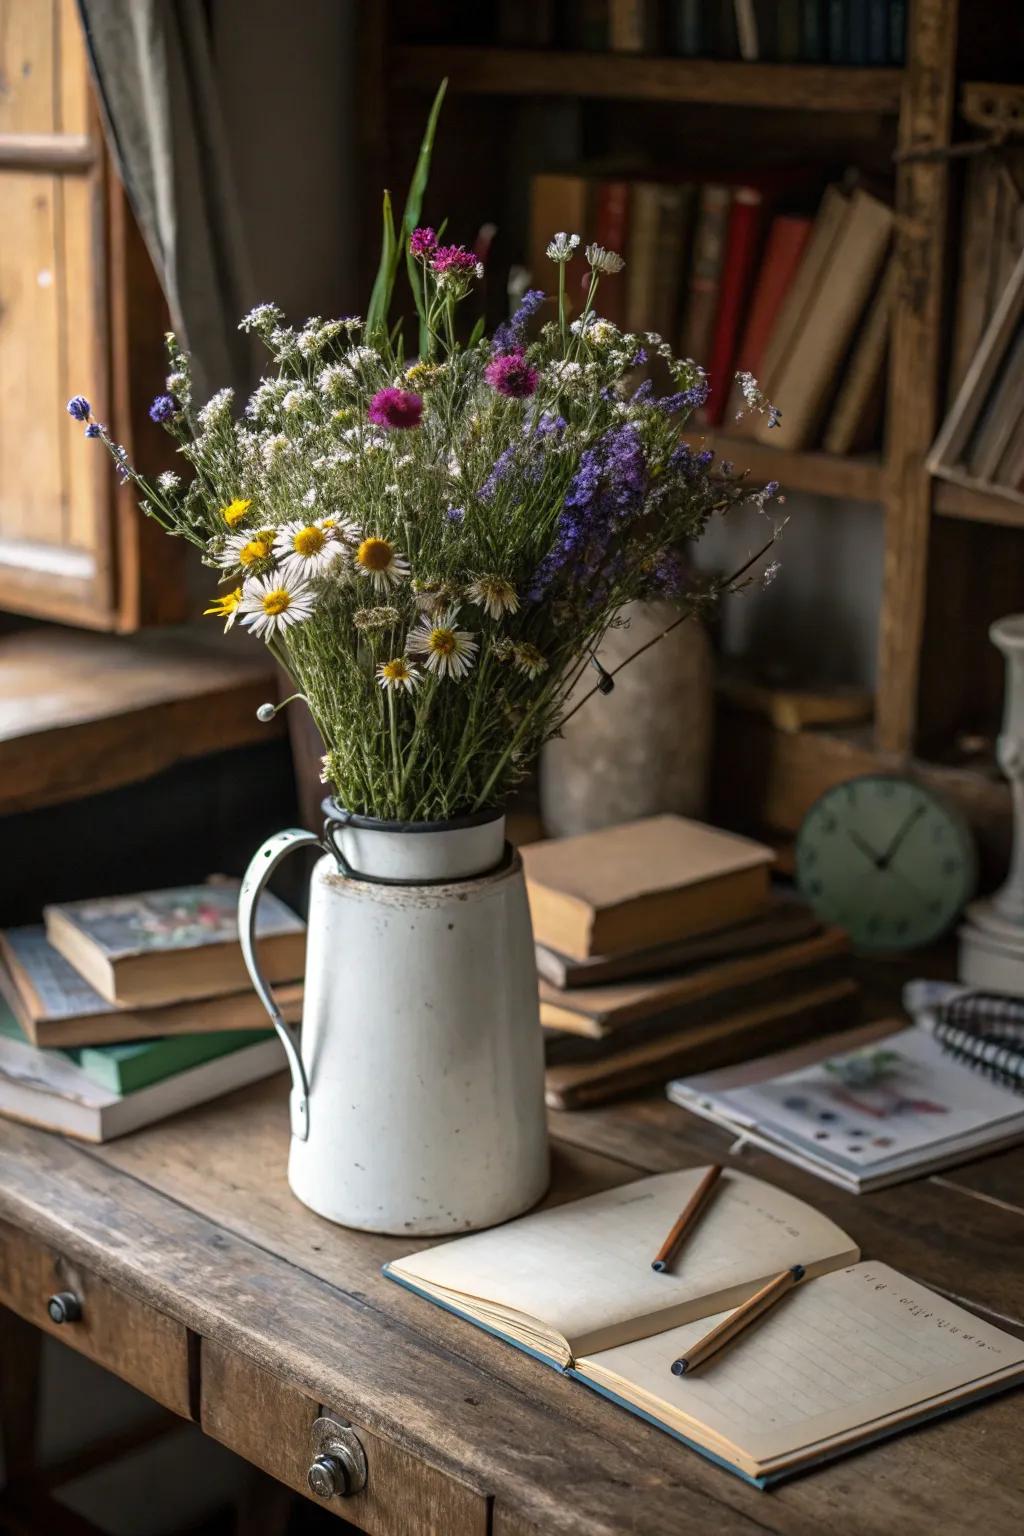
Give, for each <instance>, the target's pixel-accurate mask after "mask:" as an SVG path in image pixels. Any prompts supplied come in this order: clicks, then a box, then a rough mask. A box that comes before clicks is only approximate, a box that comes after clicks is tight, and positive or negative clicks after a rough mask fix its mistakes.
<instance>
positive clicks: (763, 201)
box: [529, 171, 893, 454]
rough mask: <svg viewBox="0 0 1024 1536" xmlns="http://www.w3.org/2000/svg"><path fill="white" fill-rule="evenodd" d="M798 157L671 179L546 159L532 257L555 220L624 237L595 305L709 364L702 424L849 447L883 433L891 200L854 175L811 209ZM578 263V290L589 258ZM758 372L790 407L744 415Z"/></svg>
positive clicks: (540, 262)
mask: <svg viewBox="0 0 1024 1536" xmlns="http://www.w3.org/2000/svg"><path fill="white" fill-rule="evenodd" d="M804 182H805V179H804V177H803V175H802V173H800V172H789V171H781V172H779V171H774V172H766V173H765V174H764V175H762V176H758V177H747V178H732V179H724V178H722V179H713V180H707V181H702V182H666V181H659V180H654V179H645V178H637V177H633V178H627V177H626V176H621V175H610V174H607V173H604V174H602V173H600V172H594V173H593V174H585V175H568V174H557V173H556V174H542V175H537V176H535V177H534V178H533V182H532V188H531V217H530V250H529V264H530V269H531V271H532V272H533V273H534V274H538V273H544V271H545V267H546V265H547V264H546V263H545V259H544V250H545V246H546V243H547V240H548V239H549V238H550V231H551V230H553V229H565V228H568V229H576V230H583V231H586V232H588V234H589V235H590V237H591V238H593V239H594V240H596V242H597V243H598V244H599V245H603V246H606V247H609V248H611V249H612V250H616V251H620V252H622V253H623V254H624V255H625V257H626V269H625V271H624V272H623V273H622V275H621V277H618V278H609V279H606V280H605V282H604V283H603V284H602V286H601V289H600V291H599V294H598V303H597V307H598V310H599V311H600V313H601V314H603V315H604V316H605V317H606V318H607V319H609V320H611V321H613V322H614V323H615V324H617V325H619V326H621V327H623V328H625V329H627V330H631V331H640V332H644V331H656V332H657V333H658V334H659V335H662V336H664V337H665V338H666V339H669V340H671V341H673V342H674V343H675V345H676V350H677V351H678V352H679V353H680V354H681V355H682V356H684V357H690V358H693V359H694V360H695V361H696V362H699V363H701V364H702V365H703V366H704V367H706V368H707V370H708V375H709V380H710V384H711V394H710V398H709V400H708V403H707V405H706V407H705V408H704V409H703V410H702V411H701V412H699V413H698V418H697V419H698V424H699V425H701V426H704V427H711V428H715V427H722V428H725V429H727V430H728V431H730V432H739V433H740V434H743V433H745V432H746V433H750V434H752V435H753V436H754V437H755V438H757V439H760V440H761V441H764V442H767V443H770V444H772V445H773V446H778V447H784V448H792V449H806V448H813V447H819V446H820V447H821V448H823V449H824V450H825V451H826V452H829V453H834V454H848V453H852V452H862V451H866V450H867V449H869V448H871V447H873V446H875V444H876V442H877V439H878V436H879V433H880V431H881V423H882V419H883V414H884V413H883V397H884V384H885V369H886V358H887V349H888V337H889V326H890V316H891V307H892V306H891V288H892V280H893V279H892V271H893V267H892V263H891V261H890V259H889V252H890V244H891V237H892V227H893V215H892V209H891V207H890V206H889V205H888V203H886V202H885V201H883V200H882V199H881V198H879V197H877V196H875V195H874V194H873V193H872V192H870V191H868V190H867V189H866V188H865V187H863V186H861V185H858V184H857V183H856V181H855V180H854V179H853V178H852V177H851V178H847V180H846V181H844V182H843V183H842V184H834V185H830V186H828V187H826V188H825V192H824V195H823V196H822V197H821V200H820V202H819V204H818V206H817V209H816V211H815V212H813V213H806V212H802V211H801V212H789V211H787V206H788V205H792V204H794V203H795V204H797V205H799V204H800V203H801V202H803V201H805V200H806V195H807V194H806V187H805V184H804ZM576 261H577V266H576V267H575V268H574V267H573V266H572V265H571V266H570V270H569V274H568V279H567V282H568V293H569V298H570V302H575V303H576V304H577V305H578V304H579V303H580V302H581V295H582V293H583V282H584V280H585V271H584V267H583V263H582V258H576ZM739 371H745V372H749V373H751V374H753V375H754V377H755V378H756V379H757V380H758V382H759V383H760V385H761V388H762V390H763V391H764V393H765V394H766V395H767V397H768V398H769V399H770V400H771V401H772V402H773V404H775V405H776V406H777V407H778V408H779V410H780V411H781V422H780V423H779V424H778V425H776V426H773V425H772V424H771V423H770V421H769V419H768V418H767V417H765V416H756V417H752V418H751V417H740V419H739V420H737V417H739V413H740V407H741V406H742V398H741V396H740V394H739V390H738V386H737V385H736V384H735V383H734V382H733V380H734V375H735V373H737V372H739Z"/></svg>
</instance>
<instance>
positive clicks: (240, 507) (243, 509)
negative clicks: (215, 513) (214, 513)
mask: <svg viewBox="0 0 1024 1536" xmlns="http://www.w3.org/2000/svg"><path fill="white" fill-rule="evenodd" d="M251 506H252V500H251V498H250V500H248V501H240V500H238V499H237V498H236V499H235V500H234V501H229V502H228V504H227V506H226V507H222V508H221V512H220V515H221V517H222V518H223V519H224V521H225V522H226V523H227V525H228V527H229V528H233V527H234V526H235V524H236V523H240V522H241V521H242V518H243V517H244V516H245V514H246V513H247V512H248V510H249V508H250V507H251Z"/></svg>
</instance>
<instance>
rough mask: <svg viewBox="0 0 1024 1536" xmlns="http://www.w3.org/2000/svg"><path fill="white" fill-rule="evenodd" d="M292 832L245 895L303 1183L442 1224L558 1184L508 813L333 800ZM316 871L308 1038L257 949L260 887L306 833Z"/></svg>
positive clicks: (292, 1164)
mask: <svg viewBox="0 0 1024 1536" xmlns="http://www.w3.org/2000/svg"><path fill="white" fill-rule="evenodd" d="M324 809H325V812H326V817H327V820H326V823H325V832H324V836H323V837H322V838H321V837H317V836H316V835H314V834H313V833H310V832H306V831H287V832H280V833H278V834H277V835H276V836H275V837H272V838H270V839H268V841H267V842H266V843H264V845H263V847H262V848H260V849H259V851H258V852H257V854H256V856H255V857H254V859H253V860H252V863H251V864H250V866H249V869H248V871H247V872H246V875H245V879H244V881H243V883H242V890H241V894H240V899H239V930H240V934H241V939H242V949H243V953H244V955H245V959H246V964H247V966H248V969H249V974H250V976H251V978H252V981H253V985H254V987H255V988H256V991H257V992H258V993H259V995H260V997H261V998H262V1000H263V1002H264V1005H265V1006H266V1007H267V1009H268V1012H269V1013H270V1016H271V1019H272V1020H273V1022H274V1025H275V1027H276V1028H277V1030H278V1033H279V1034H280V1035H281V1038H282V1042H283V1044H284V1047H285V1052H286V1054H287V1056H288V1063H289V1067H290V1070H291V1074H292V1089H291V1100H290V1104H291V1131H292V1137H291V1147H290V1152H289V1159H288V1180H289V1183H290V1185H291V1188H292V1190H293V1192H294V1193H295V1194H296V1195H297V1196H298V1198H299V1199H300V1200H301V1201H303V1203H304V1204H306V1205H308V1206H309V1207H310V1208H311V1209H312V1210H314V1211H317V1212H318V1213H319V1214H320V1215H321V1216H325V1217H327V1219H328V1220H330V1221H336V1222H339V1223H341V1224H342V1225H343V1226H347V1227H358V1228H362V1229H363V1230H366V1231H372V1232H393V1233H401V1234H408V1235H415V1236H437V1235H440V1234H443V1233H449V1232H463V1231H470V1230H473V1229H476V1228H480V1227H487V1226H491V1225H493V1224H495V1223H497V1222H500V1221H506V1220H508V1219H509V1218H510V1217H512V1216H515V1215H518V1214H519V1213H520V1212H522V1211H524V1210H526V1209H527V1208H528V1207H529V1206H531V1205H533V1204H534V1203H535V1202H536V1201H537V1200H539V1199H540V1197H541V1195H542V1194H543V1193H544V1191H545V1189H546V1188H547V1183H548V1145H547V1131H546V1124H545V1114H544V1079H543V1047H542V1040H541V1031H540V1022H539V1018H538V1003H537V979H536V969H535V965H534V953H533V937H532V932H531V927H530V915H529V908H528V906H527V901H526V888H525V883H524V880H523V872H522V866H521V863H520V860H519V857H518V855H517V854H515V853H514V852H513V851H512V850H511V849H510V848H509V847H508V845H507V844H506V843H505V818H504V816H502V815H500V814H492V813H487V814H485V815H480V816H473V817H467V818H465V819H463V820H459V821H451V822H426V823H396V822H382V821H374V820H372V819H370V818H367V817H360V816H349V815H347V814H346V813H345V812H344V811H342V810H340V809H339V808H338V807H337V806H336V805H335V804H334V803H333V802H332V801H327V802H325V806H324ZM311 846H320V847H321V848H322V849H323V850H324V853H323V857H322V858H320V859H319V860H318V861H317V863H316V866H315V868H314V869H313V873H312V877H311V888H310V902H309V923H308V938H307V953H306V975H305V999H304V1005H303V1016H302V1030H301V1036H300V1038H299V1039H298V1040H296V1038H295V1037H294V1035H293V1033H292V1031H291V1030H290V1029H289V1028H288V1026H287V1025H286V1024H285V1023H284V1021H283V1020H282V1018H281V1016H280V1013H279V1012H278V1010H277V1008H276V1006H275V1004H274V1001H273V997H272V994H271V993H270V990H269V988H268V987H267V985H266V982H265V981H264V979H263V976H262V974H261V972H260V968H259V960H258V955H257V954H256V951H255V948H254V942H253V938H254V925H255V914H256V906H257V902H258V899H259V894H260V891H261V890H262V889H263V887H264V885H265V884H266V881H267V879H268V878H269V876H270V874H271V873H272V872H273V870H274V869H275V868H276V867H277V865H278V864H279V863H280V862H281V860H282V859H283V858H285V857H286V856H287V855H288V854H289V853H291V852H293V851H294V850H297V849H298V848H303V847H311Z"/></svg>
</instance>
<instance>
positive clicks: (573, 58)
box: [390, 44, 904, 115]
mask: <svg viewBox="0 0 1024 1536" xmlns="http://www.w3.org/2000/svg"><path fill="white" fill-rule="evenodd" d="M390 59H391V69H392V72H393V81H394V84H395V85H398V86H406V85H419V86H423V87H425V88H429V89H431V90H433V89H435V88H436V86H437V82H438V81H439V80H440V79H441V78H442V77H444V76H447V77H448V83H449V88H450V89H451V90H453V91H459V92H461V93H465V94H471V95H476V96H489V95H506V96H566V95H574V96H591V97H605V98H607V99H609V100H615V101H676V102H704V103H709V104H715V105H718V106H731V107H768V108H775V109H778V108H779V107H785V106H798V107H799V110H800V111H802V112H881V113H886V114H889V115H893V114H895V113H897V112H898V111H899V106H900V95H901V92H902V88H903V78H904V72H903V70H901V69H844V68H842V67H840V66H836V65H815V64H760V63H744V62H739V61H733V60H731V59H730V60H726V59H669V58H654V57H650V56H647V55H624V54H621V53H603V54H602V53H571V52H566V51H562V50H558V49H553V50H550V51H541V50H540V49H530V48H470V47H449V46H438V45H432V44H407V45H404V46H398V47H396V48H393V49H392V50H391V53H390Z"/></svg>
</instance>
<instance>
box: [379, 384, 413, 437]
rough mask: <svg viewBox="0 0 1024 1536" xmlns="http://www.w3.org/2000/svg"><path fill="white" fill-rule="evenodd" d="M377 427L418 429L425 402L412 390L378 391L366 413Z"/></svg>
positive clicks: (390, 389)
mask: <svg viewBox="0 0 1024 1536" xmlns="http://www.w3.org/2000/svg"><path fill="white" fill-rule="evenodd" d="M366 414H367V415H368V416H369V418H370V420H371V421H372V422H373V424H374V426H375V427H390V428H392V429H394V430H402V429H406V428H409V427H418V426H419V424H420V418H421V417H422V415H423V400H422V397H421V396H420V395H417V394H416V393H415V392H414V391H413V390H411V389H394V388H388V389H378V391H377V393H376V394H375V395H374V397H373V399H372V400H371V401H370V404H369V408H368V409H367V413H366Z"/></svg>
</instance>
